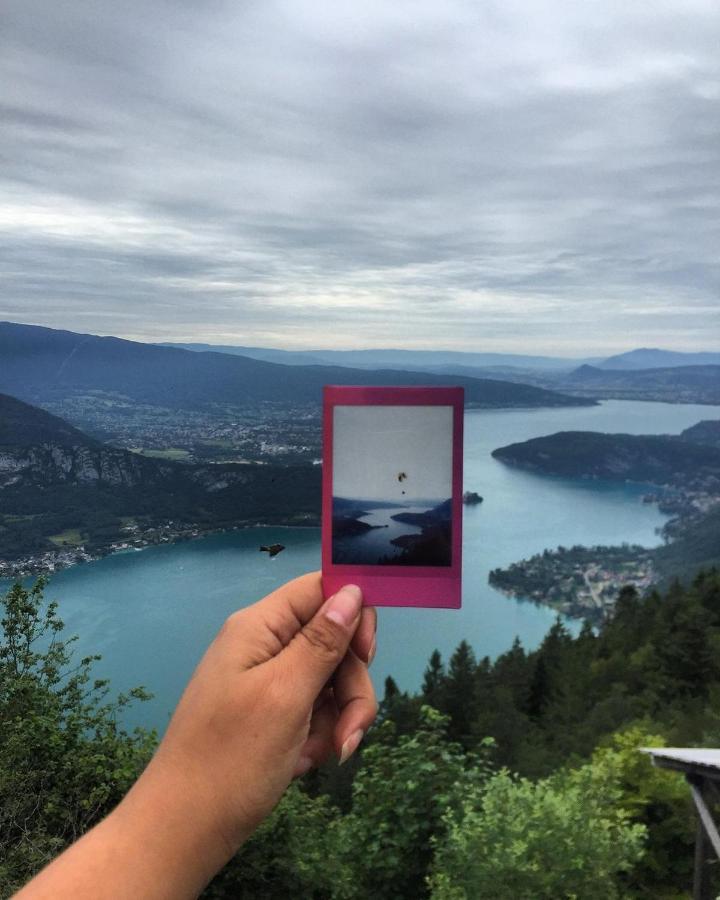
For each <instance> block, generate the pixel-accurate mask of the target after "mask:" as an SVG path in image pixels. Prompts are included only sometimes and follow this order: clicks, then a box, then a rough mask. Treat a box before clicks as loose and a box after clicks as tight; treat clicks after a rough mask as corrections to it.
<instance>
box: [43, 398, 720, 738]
mask: <svg viewBox="0 0 720 900" xmlns="http://www.w3.org/2000/svg"><path fill="white" fill-rule="evenodd" d="M713 418H714V419H717V418H720V407H711V406H694V405H672V404H663V403H641V402H629V401H606V402H604V403H603V404H602V405H601V406H597V407H589V408H580V409H554V410H547V409H542V410H498V411H488V410H477V411H468V412H467V413H466V415H465V487H466V489H468V490H473V491H477V492H478V493H480V494H481V495H482V496H483V497H484V498H485V502H484V503H483V504H482V505H480V506H476V507H467V508H466V509H465V518H464V541H463V544H464V551H463V552H464V574H463V608H462V610H460V611H451V610H403V609H382V610H380V611H379V627H378V652H377V657H376V660H375V663H374V665H373V669H372V671H373V678H374V680H375V683H376V686H377V688H378V691H379V692H381V691H382V685H383V682H384V679H385V677H386V676H387V675H392V676H393V677H394V678H395V680H396V681H397V682H398V684H399V685H400V687H401V689H403V690H414V689H417V688H418V686H419V684H420V682H421V679H422V673H423V671H424V669H425V666H426V663H427V659H428V657H429V655H430V653H431V652H432V650H433V649H434V648H435V647H437V648H439V649H440V651H441V652H442V654H443V657H444V658H445V659H447V657H448V656H449V655H450V654H451V653H452V651H453V649H454V648H455V647H456V646H457V644H458V643H459V641H461V640H462V639H463V638H465V639H467V640H468V641H469V642H470V643H471V644H472V646H473V647H474V649H475V652H476V654H477V655H478V656H484V655H486V654H487V655H489V656H491V657H494V656H496V655H498V654H499V653H502V652H503V651H504V650H506V649H507V648H508V647H509V646H510V645H511V643H512V641H513V639H514V638H515V636H516V635H517V636H519V637H520V639H521V640H522V642H523V644H524V645H525V646H526V647H528V648H532V647H535V646H537V644H538V643H539V642H540V641H541V640H542V637H543V635H544V634H545V632H546V631H547V629H548V628H549V627H550V625H551V624H552V622H553V621H554V619H555V614H554V613H553V612H552V610H549V609H546V608H543V607H537V606H535V605H533V604H531V603H527V602H522V601H516V600H512V599H508V598H507V597H505V596H504V595H503V594H500V593H499V592H498V591H496V590H494V589H493V588H491V587H490V586H489V585H488V583H487V577H488V572H489V570H490V569H492V568H495V567H496V566H502V565H506V564H508V563H511V562H514V561H517V560H519V559H522V558H523V557H527V556H529V555H531V554H533V553H537V552H538V551H541V550H543V549H544V548H546V547H547V548H554V547H556V546H558V545H559V544H564V545H566V546H567V545H572V544H576V543H579V544H598V543H605V544H617V543H621V542H622V541H628V542H632V543H639V544H644V545H646V546H653V545H656V544H658V543H659V542H660V538H659V536H658V534H657V529H658V528H659V527H661V526H662V524H663V521H664V517H663V516H662V515H661V513H660V512H659V511H658V510H657V508H655V507H654V506H650V505H646V504H643V503H641V502H640V497H641V495H642V493H643V489H642V488H641V487H640V486H637V485H610V484H603V483H598V482H584V481H571V480H566V479H559V478H547V477H541V476H536V475H531V474H528V473H524V472H521V471H517V470H513V469H510V468H507V467H506V466H504V465H503V464H502V463H499V462H497V461H495V460H494V459H493V458H492V457H491V456H490V452H491V451H492V450H494V449H495V448H496V447H500V446H503V445H506V444H509V443H512V442H514V441H520V440H526V439H527V438H530V437H536V436H539V435H544V434H552V433H554V432H556V431H563V430H591V431H605V432H625V433H634V434H660V433H665V434H677V433H678V432H680V431H682V430H683V429H684V428H687V427H688V426H690V425H693V424H695V423H696V422H698V421H700V420H701V419H713ZM276 541H278V542H280V543H283V544H285V546H286V548H287V549H286V550H285V551H284V552H283V553H281V554H280V555H279V556H277V557H276V558H275V559H273V560H270V559H268V557H267V555H266V554H264V553H260V552H259V550H258V548H259V546H260V544H269V543H273V542H276ZM319 564H320V539H319V530H318V529H310V528H253V529H249V530H245V531H235V532H231V533H228V534H222V535H215V536H211V537H207V538H202V539H198V540H195V541H191V542H187V543H181V544H176V545H172V546H168V545H165V546H160V547H151V548H148V549H146V550H143V551H137V552H126V553H121V554H116V555H114V556H111V557H107V558H105V559H102V560H98V561H97V562H93V563H88V564H85V565H81V566H76V567H74V568H72V569H67V570H65V571H62V572H59V573H57V574H56V575H54V576H53V578H52V580H51V582H50V585H49V588H48V596H49V597H50V598H52V599H56V600H58V601H59V603H60V613H61V616H62V618H63V620H64V621H65V623H66V625H67V631H68V633H69V634H78V635H79V638H80V639H79V642H78V645H77V648H78V650H77V652H78V653H82V654H85V653H100V654H102V657H103V658H102V661H101V662H99V663H97V664H96V668H95V673H96V676H97V677H109V678H110V679H111V680H112V686H113V689H114V690H125V689H128V688H130V687H132V686H134V685H138V684H142V685H144V686H145V687H146V688H148V689H149V690H150V691H152V692H153V693H154V699H153V700H152V701H150V702H149V703H146V704H141V705H139V706H136V707H135V708H133V709H132V710H130V711H129V712H128V714H127V717H126V723H127V724H128V725H136V724H142V725H148V726H154V727H157V728H158V729H160V730H163V729H164V727H165V725H166V723H167V721H168V717H169V715H170V712H171V711H172V709H173V707H174V705H175V703H176V702H177V699H178V697H179V696H180V693H181V691H182V688H183V686H184V684H185V682H186V681H187V679H188V677H189V676H190V674H191V672H192V670H193V668H194V666H195V665H196V663H197V661H198V660H199V658H200V656H201V655H202V653H203V651H204V649H205V647H206V646H207V644H208V643H209V641H210V640H211V639H212V637H213V635H214V634H215V632H216V631H217V630H218V628H219V627H220V625H221V624H222V622H223V620H224V619H225V617H226V616H227V615H228V614H229V613H230V612H232V611H233V610H234V609H237V608H238V607H241V606H244V605H247V604H249V603H252V602H253V601H255V600H257V599H259V598H260V597H262V596H264V595H265V594H266V593H268V592H269V591H271V590H273V589H274V588H275V587H277V586H278V585H280V584H282V583H283V582H284V581H286V580H288V579H290V578H293V577H295V576H296V575H299V574H302V573H303V572H307V571H310V570H313V569H316V568H318V567H319ZM570 627H571V628H573V629H576V628H577V627H578V626H577V623H574V622H573V623H571V624H570Z"/></svg>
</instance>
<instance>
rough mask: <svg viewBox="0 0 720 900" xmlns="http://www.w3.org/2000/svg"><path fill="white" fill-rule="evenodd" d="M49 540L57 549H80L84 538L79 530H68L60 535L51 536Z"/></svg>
mask: <svg viewBox="0 0 720 900" xmlns="http://www.w3.org/2000/svg"><path fill="white" fill-rule="evenodd" d="M48 540H50V541H52V542H53V544H55V546H56V547H78V546H79V545H80V544H82V542H83V536H82V533H81V532H80V531H78V529H77V528H66V529H65V531H61V532H60V534H51V535H50V536H49V538H48Z"/></svg>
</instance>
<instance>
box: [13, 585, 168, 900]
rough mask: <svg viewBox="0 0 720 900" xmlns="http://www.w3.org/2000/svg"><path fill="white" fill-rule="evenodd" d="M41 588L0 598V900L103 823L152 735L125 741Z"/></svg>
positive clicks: (139, 693)
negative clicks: (76, 660) (96, 825)
mask: <svg viewBox="0 0 720 900" xmlns="http://www.w3.org/2000/svg"><path fill="white" fill-rule="evenodd" d="M44 588H45V581H44V580H42V579H39V580H38V581H36V582H35V584H34V586H33V587H32V588H30V589H27V588H25V587H23V586H22V585H20V584H16V585H14V586H13V587H12V588H11V589H10V590H9V591H8V593H7V594H6V595H5V596H0V615H2V619H1V620H0V627H1V632H0V634H1V641H0V896H3V897H7V896H9V895H10V894H11V893H13V892H14V891H15V890H17V889H18V888H19V887H20V886H21V885H22V884H24V883H25V882H26V881H27V880H28V879H29V878H30V877H31V876H32V875H33V874H35V872H37V871H38V870H39V869H40V868H42V866H44V865H45V864H46V863H47V862H49V860H50V859H52V858H53V857H54V856H56V855H57V854H58V853H59V852H60V851H61V850H63V849H64V848H65V847H66V846H67V845H68V844H70V843H72V841H74V840H75V839H76V838H78V837H79V836H80V835H81V834H82V833H83V832H85V831H86V830H87V829H88V828H90V827H92V826H93V825H94V824H95V823H96V822H98V821H99V820H100V819H101V818H103V816H105V815H106V814H107V813H108V812H109V811H110V810H111V809H112V808H113V807H114V806H115V804H116V803H117V802H118V801H119V800H120V799H121V798H122V797H123V795H124V794H125V792H126V791H127V789H128V788H129V787H130V785H131V784H132V783H133V782H134V781H135V779H136V778H137V776H138V775H139V773H140V772H141V771H142V769H143V767H144V765H145V763H146V762H147V760H148V759H149V757H150V754H151V753H152V750H153V747H154V745H155V735H154V734H153V733H147V732H144V731H141V730H139V729H138V730H137V731H136V732H135V733H133V734H132V735H128V734H127V733H126V732H124V731H123V730H122V729H121V728H120V727H119V725H118V722H117V713H118V711H119V710H121V709H122V708H123V707H125V706H126V705H127V704H128V703H130V702H131V701H132V700H142V699H145V698H146V697H147V696H148V695H147V694H146V693H145V691H143V690H142V689H140V688H138V689H135V690H133V691H130V693H129V694H127V695H122V694H121V695H119V696H118V697H117V699H115V700H113V701H108V700H107V694H108V687H107V683H106V682H104V681H92V680H91V668H92V663H93V662H94V661H95V660H97V659H99V657H97V656H95V657H85V658H83V659H81V660H79V661H78V662H74V661H73V659H72V644H73V643H74V640H75V639H74V638H70V639H68V640H63V638H62V632H63V627H64V626H63V623H62V621H61V620H60V619H59V617H58V615H57V604H55V603H49V604H46V603H45V601H44V597H43V592H44Z"/></svg>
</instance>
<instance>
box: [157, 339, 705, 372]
mask: <svg viewBox="0 0 720 900" xmlns="http://www.w3.org/2000/svg"><path fill="white" fill-rule="evenodd" d="M161 346H163V347H180V348H182V349H185V350H194V351H195V352H198V353H204V352H208V351H210V352H216V353H230V354H233V355H237V356H249V357H251V358H252V359H264V360H266V361H268V362H279V363H284V364H285V365H291V366H297V365H324V366H327V365H332V366H349V367H353V368H354V367H357V368H360V369H365V368H368V369H376V368H379V367H382V368H385V369H414V368H417V367H418V366H420V367H421V368H422V369H423V370H426V368H427V367H430V370H431V371H432V370H433V369H435V368H438V367H448V366H462V367H464V368H485V367H490V368H495V367H497V366H502V367H512V368H520V369H549V370H556V369H557V370H562V369H573V368H576V367H577V366H581V365H584V364H586V363H587V364H593V363H601V362H602V358H601V357H592V358H587V359H566V358H563V357H554V356H527V355H523V354H517V353H471V352H466V351H460V350H399V349H392V348H389V349H387V350H276V349H274V348H271V347H240V346H233V345H228V344H223V345H216V344H172V343H165V344H162V345H161ZM718 356H720V354H718Z"/></svg>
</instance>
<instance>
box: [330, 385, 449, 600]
mask: <svg viewBox="0 0 720 900" xmlns="http://www.w3.org/2000/svg"><path fill="white" fill-rule="evenodd" d="M335 406H452V408H453V448H452V454H453V458H452V564H451V565H450V566H448V567H447V568H445V567H437V566H412V567H410V566H358V565H353V566H349V565H335V564H334V563H333V561H332V486H333V412H334V408H335ZM463 411H464V390H463V388H460V387H354V386H352V387H351V386H344V385H327V386H326V387H325V388H324V389H323V473H322V582H323V592H324V594H325V596H326V597H329V596H330V595H331V594H333V593H334V592H335V591H337V590H338V589H339V588H341V587H342V586H343V585H344V584H349V583H352V584H357V585H359V586H360V587H361V588H362V590H363V594H364V598H365V604H366V605H368V606H417V607H440V608H446V609H459V608H460V605H461V580H462V488H463V480H462V466H463V462H462V461H463Z"/></svg>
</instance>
